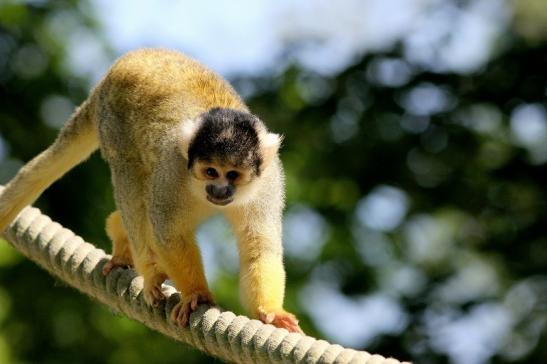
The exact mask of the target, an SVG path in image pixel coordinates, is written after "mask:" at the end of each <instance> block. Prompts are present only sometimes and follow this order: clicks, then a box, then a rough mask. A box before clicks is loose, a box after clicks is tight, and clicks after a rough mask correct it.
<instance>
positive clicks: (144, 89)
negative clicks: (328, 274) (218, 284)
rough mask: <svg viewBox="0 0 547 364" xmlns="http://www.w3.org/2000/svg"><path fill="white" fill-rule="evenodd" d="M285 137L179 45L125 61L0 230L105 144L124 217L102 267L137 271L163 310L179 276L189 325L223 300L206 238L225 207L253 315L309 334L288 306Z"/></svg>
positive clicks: (2, 214)
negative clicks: (209, 269) (217, 295)
mask: <svg viewBox="0 0 547 364" xmlns="http://www.w3.org/2000/svg"><path fill="white" fill-rule="evenodd" d="M280 143H281V137H280V136H279V135H277V134H274V133H270V132H269V131H268V130H267V129H266V126H265V125H264V123H263V122H262V121H261V120H260V119H259V118H258V117H256V116H255V115H253V114H251V113H250V112H249V110H248V108H247V106H246V105H245V104H244V103H243V101H242V100H241V98H240V97H239V96H238V95H237V93H236V92H235V91H234V89H233V88H232V87H231V86H230V85H229V84H228V83H227V82H226V81H225V80H224V79H222V78H221V77H220V76H218V75H216V74H215V73H213V72H211V71H210V70H208V69H207V68H205V67H204V66H203V65H201V64H200V63H198V62H197V61H195V60H193V59H191V58H188V57H186V56H184V55H182V54H180V53H178V52H174V51H168V50H154V49H144V50H138V51H134V52H131V53H128V54H127V55H125V56H123V57H122V58H120V59H119V60H118V61H117V62H116V63H115V64H114V65H113V66H112V68H111V69H110V71H109V72H108V73H107V74H106V76H105V77H104V79H103V80H102V81H101V82H100V83H99V84H98V85H97V86H96V87H95V88H94V90H93V91H92V92H91V95H90V96H89V98H88V99H87V100H86V101H84V103H83V104H82V105H81V106H80V107H79V108H78V109H77V110H76V112H75V113H74V114H73V115H72V117H71V118H70V119H69V121H68V122H67V124H66V125H65V126H64V128H63V129H61V131H60V133H59V136H58V137H57V139H56V140H55V142H54V143H53V144H52V145H51V146H50V147H49V148H47V149H46V150H45V151H44V152H42V153H41V154H39V155H38V156H37V157H35V158H34V159H32V160H31V161H30V162H28V163H27V164H26V165H25V166H24V167H22V168H21V170H20V171H19V172H18V173H17V175H16V176H15V177H14V178H13V180H11V181H10V182H9V184H8V185H7V186H6V188H5V190H4V192H3V193H2V194H1V195H0V231H4V229H5V228H6V226H7V225H8V224H9V223H10V222H11V221H12V220H13V219H14V218H15V217H16V215H17V214H18V213H19V211H20V210H21V209H22V208H23V207H24V206H25V205H28V204H30V203H32V202H33V201H35V200H36V199H37V198H38V196H39V195H40V194H41V193H42V192H43V191H44V190H45V189H46V188H47V187H48V186H49V185H51V183H53V182H54V181H55V180H57V179H59V178H60V177H61V176H62V175H63V174H64V173H66V172H67V171H68V170H70V169H71V168H73V167H74V166H75V165H76V164H78V163H80V162H81V161H83V160H84V159H86V158H87V157H88V156H89V155H90V154H91V153H92V152H93V151H95V150H96V149H97V148H100V150H101V153H102V155H103V158H104V159H105V160H106V161H107V162H108V164H109V167H110V171H111V175H112V183H113V186H114V197H115V201H116V205H117V207H118V210H117V211H115V212H114V213H112V215H111V216H110V217H109V218H108V220H107V233H108V235H109V236H110V238H111V239H112V240H113V256H112V260H111V261H110V262H108V263H107V264H106V265H105V266H104V268H103V271H104V273H105V274H108V272H109V271H110V270H111V269H113V268H115V267H118V266H126V265H128V266H134V267H135V269H136V270H137V272H138V273H139V274H140V275H142V276H143V277H144V290H143V294H144V298H145V300H146V302H147V303H148V304H150V305H153V306H156V305H158V304H159V303H160V302H161V301H162V300H163V299H164V298H165V297H164V295H163V293H162V290H161V284H162V283H163V281H164V280H165V279H167V278H169V279H171V280H172V281H173V282H174V284H175V286H176V288H177V289H179V290H180V291H181V293H182V299H181V301H180V302H179V304H178V305H177V306H176V307H175V308H174V309H173V311H172V313H171V316H172V319H173V320H175V321H176V322H177V323H179V324H181V325H186V324H188V320H189V316H190V314H191V313H192V312H193V311H194V310H196V309H197V307H198V305H199V304H201V303H209V304H213V303H214V301H213V297H212V295H211V293H210V291H209V288H208V285H207V281H206V280H205V275H204V272H203V264H202V259H201V255H200V251H199V249H198V247H197V245H196V241H195V231H196V227H197V226H198V224H199V223H200V222H201V221H203V219H205V218H207V217H208V216H210V215H211V214H213V213H215V212H217V211H222V212H223V213H224V214H225V216H226V217H227V219H228V221H229V222H230V223H231V225H232V227H233V230H234V233H235V235H236V237H237V240H238V248H239V257H240V291H241V298H242V302H243V303H244V305H245V306H246V307H247V309H248V310H249V311H250V314H251V315H252V316H254V317H256V318H259V319H260V320H262V321H263V322H265V323H271V324H273V325H275V326H277V327H282V328H285V329H287V330H289V331H291V332H301V330H300V327H299V326H298V321H297V319H296V318H295V316H294V315H292V314H291V313H289V312H287V311H285V310H284V309H283V296H284V291H285V271H284V267H283V257H282V244H281V231H282V229H281V223H282V210H283V206H284V177H283V170H282V166H281V162H280V160H279V157H278V149H279V146H280Z"/></svg>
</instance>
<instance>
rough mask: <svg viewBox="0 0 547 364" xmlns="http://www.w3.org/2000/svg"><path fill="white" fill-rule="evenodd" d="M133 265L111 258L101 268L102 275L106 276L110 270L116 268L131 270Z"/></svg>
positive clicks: (117, 258)
mask: <svg viewBox="0 0 547 364" xmlns="http://www.w3.org/2000/svg"><path fill="white" fill-rule="evenodd" d="M132 267H133V265H132V264H131V262H128V261H127V260H125V259H123V258H120V257H117V256H113V257H112V258H111V259H110V260H109V261H108V262H106V264H105V265H104V266H103V274H104V275H105V276H106V275H108V274H109V273H110V272H111V271H112V270H114V269H116V268H132Z"/></svg>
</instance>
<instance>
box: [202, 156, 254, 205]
mask: <svg viewBox="0 0 547 364" xmlns="http://www.w3.org/2000/svg"><path fill="white" fill-rule="evenodd" d="M192 175H193V176H194V177H195V178H196V180H197V181H198V184H199V185H200V186H201V188H198V193H199V194H202V195H203V196H204V197H205V198H206V199H207V201H209V202H210V203H212V204H214V205H217V206H226V205H228V204H231V203H233V202H234V201H236V200H240V199H241V198H240V197H242V196H241V195H243V194H245V191H246V190H248V187H249V185H250V184H251V182H252V179H253V178H252V171H251V170H247V169H245V168H241V167H239V168H237V167H235V166H233V165H229V164H219V163H212V162H207V161H198V162H197V163H195V165H194V166H193V167H192ZM199 190H201V191H199Z"/></svg>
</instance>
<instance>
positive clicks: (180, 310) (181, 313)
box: [171, 292, 215, 327]
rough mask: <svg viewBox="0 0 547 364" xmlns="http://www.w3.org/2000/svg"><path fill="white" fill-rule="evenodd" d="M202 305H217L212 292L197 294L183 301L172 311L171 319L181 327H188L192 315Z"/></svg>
mask: <svg viewBox="0 0 547 364" xmlns="http://www.w3.org/2000/svg"><path fill="white" fill-rule="evenodd" d="M201 304H208V305H214V304H215V302H214V300H213V296H212V295H211V293H210V292H196V293H192V294H191V295H189V296H188V297H185V298H183V299H181V300H180V301H179V303H177V304H176V306H175V307H174V308H173V310H172V311H171V319H172V320H173V321H175V323H177V324H178V325H180V326H183V327H184V326H187V325H188V323H189V322H190V315H191V314H192V312H194V311H196V310H197V309H198V307H199V305H201Z"/></svg>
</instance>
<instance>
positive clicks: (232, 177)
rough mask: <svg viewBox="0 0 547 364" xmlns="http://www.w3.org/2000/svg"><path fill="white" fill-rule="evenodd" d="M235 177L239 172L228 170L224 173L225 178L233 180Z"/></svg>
mask: <svg viewBox="0 0 547 364" xmlns="http://www.w3.org/2000/svg"><path fill="white" fill-rule="evenodd" d="M237 177H239V172H236V171H229V172H228V173H226V178H227V179H228V180H229V181H235V180H236V178H237Z"/></svg>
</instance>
